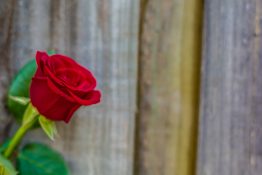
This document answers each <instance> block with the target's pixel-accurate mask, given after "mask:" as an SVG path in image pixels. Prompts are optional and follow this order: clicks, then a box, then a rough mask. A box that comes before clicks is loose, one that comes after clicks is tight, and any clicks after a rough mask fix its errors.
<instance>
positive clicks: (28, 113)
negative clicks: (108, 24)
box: [22, 103, 39, 125]
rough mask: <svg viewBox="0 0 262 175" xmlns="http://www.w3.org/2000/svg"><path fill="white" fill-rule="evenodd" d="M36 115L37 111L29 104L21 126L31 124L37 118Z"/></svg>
mask: <svg viewBox="0 0 262 175" xmlns="http://www.w3.org/2000/svg"><path fill="white" fill-rule="evenodd" d="M37 115H39V113H38V111H37V109H36V108H35V107H34V106H33V105H32V103H29V104H28V106H27V108H26V110H25V112H24V115H23V121H22V125H26V124H28V123H29V122H31V121H32V120H34V118H35V117H37Z"/></svg>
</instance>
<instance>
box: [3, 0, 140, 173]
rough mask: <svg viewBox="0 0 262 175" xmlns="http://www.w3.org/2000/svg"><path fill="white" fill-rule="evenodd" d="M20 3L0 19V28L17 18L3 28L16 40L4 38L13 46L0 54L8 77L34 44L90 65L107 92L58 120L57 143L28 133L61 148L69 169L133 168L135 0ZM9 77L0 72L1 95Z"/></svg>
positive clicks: (31, 52)
mask: <svg viewBox="0 0 262 175" xmlns="http://www.w3.org/2000/svg"><path fill="white" fill-rule="evenodd" d="M16 2H17V3H16V4H15V5H12V12H13V13H14V18H13V19H12V18H11V17H10V18H8V19H7V20H5V23H1V24H0V25H1V26H2V25H3V26H4V27H5V28H3V29H2V28H1V29H0V30H5V29H6V27H8V26H9V23H11V24H12V27H11V28H10V29H6V30H7V31H8V32H10V33H8V32H5V33H3V34H2V33H1V37H10V38H11V40H10V45H7V44H6V42H7V39H5V38H4V39H3V44H2V45H3V46H7V47H8V48H9V49H10V52H7V55H8V56H7V57H1V59H0V60H1V63H2V62H6V63H7V61H9V63H8V65H7V66H5V68H6V69H7V68H9V69H10V71H11V73H10V77H11V75H13V74H14V72H16V71H17V70H18V69H19V68H20V67H21V66H22V65H23V64H24V63H25V62H26V61H27V60H28V59H29V58H30V57H32V56H34V53H35V50H37V49H39V50H46V49H51V48H55V49H57V50H58V51H59V52H60V53H63V54H68V55H70V56H71V57H73V58H75V59H76V60H77V61H79V62H80V63H81V64H83V65H84V66H86V67H88V68H90V69H91V70H92V71H93V72H94V74H95V76H96V77H97V79H98V86H99V89H101V90H102V93H103V99H102V103H101V104H99V105H96V106H94V107H92V108H89V107H86V108H84V107H83V108H82V109H80V110H79V111H78V112H77V114H76V115H75V116H74V118H73V120H72V122H71V123H70V124H69V125H66V124H65V123H61V124H59V129H58V130H59V133H60V137H59V138H57V139H56V141H55V142H52V143H51V142H49V141H48V140H47V139H46V136H44V135H43V134H42V132H41V131H36V132H35V133H33V134H30V135H29V137H28V138H27V139H28V140H35V139H36V140H39V141H45V142H46V143H49V144H50V145H52V146H53V147H54V148H55V149H57V150H58V151H60V152H62V153H63V155H64V156H65V158H66V160H67V161H68V163H69V164H70V168H71V170H72V174H75V175H86V174H88V175H97V174H99V175H132V172H133V171H132V170H133V142H134V118H135V110H136V107H135V102H136V77H137V75H136V74H137V43H138V41H137V38H138V20H139V16H138V15H139V13H138V11H139V3H138V0H110V1H105V0H90V1H86V0H73V1H72V0H57V1H51V0H47V1H46V0H44V1H39V0H30V1H27V0H19V1H16ZM0 4H1V5H2V4H3V2H2V1H1V3H0ZM0 12H1V10H0ZM4 18H6V16H1V19H4ZM0 39H1V40H2V38H0ZM4 42H5V43H4ZM3 50H4V49H3ZM0 66H2V64H1V65H0ZM0 68H1V67H0ZM6 69H0V71H1V73H2V72H4V73H5V74H6V72H8V70H6ZM2 78H5V80H3V81H2ZM8 83H9V79H8V77H5V76H2V75H1V86H0V88H1V89H0V90H1V96H0V97H2V95H3V94H2V93H4V91H2V89H4V90H6V87H7V85H6V84H8ZM2 84H3V85H2ZM1 119H2V118H1Z"/></svg>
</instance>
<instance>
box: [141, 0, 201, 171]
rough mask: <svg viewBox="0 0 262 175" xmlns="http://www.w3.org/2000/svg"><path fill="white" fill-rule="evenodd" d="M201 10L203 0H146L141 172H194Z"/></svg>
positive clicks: (144, 7)
mask: <svg viewBox="0 0 262 175" xmlns="http://www.w3.org/2000/svg"><path fill="white" fill-rule="evenodd" d="M201 11H202V1H200V0H165V1H159V0H150V1H143V2H142V5H141V18H142V19H141V27H142V28H141V36H140V54H139V56H140V62H139V66H140V68H139V75H140V76H139V78H140V79H139V95H138V98H139V113H138V117H139V120H138V129H139V131H138V133H137V135H138V139H137V145H136V148H137V149H138V150H137V152H136V163H137V164H136V172H137V174H141V175H160V174H165V175H174V174H175V175H192V174H194V170H195V156H196V153H195V151H196V137H197V135H196V132H197V117H198V86H199V71H200V70H199V66H200V51H201V17H202V15H201Z"/></svg>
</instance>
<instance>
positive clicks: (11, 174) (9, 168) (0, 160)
mask: <svg viewBox="0 0 262 175" xmlns="http://www.w3.org/2000/svg"><path fill="white" fill-rule="evenodd" d="M16 174H17V172H16V170H15V168H14V166H13V165H12V163H11V162H10V161H9V160H8V159H6V158H4V157H3V156H2V155H1V154H0V175H16Z"/></svg>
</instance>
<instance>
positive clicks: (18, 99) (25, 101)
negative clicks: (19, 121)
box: [9, 95, 30, 105]
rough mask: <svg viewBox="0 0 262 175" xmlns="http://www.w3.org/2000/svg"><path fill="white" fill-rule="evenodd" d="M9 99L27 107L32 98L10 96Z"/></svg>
mask: <svg viewBox="0 0 262 175" xmlns="http://www.w3.org/2000/svg"><path fill="white" fill-rule="evenodd" d="M9 98H10V100H13V101H14V102H17V103H19V104H21V105H27V104H28V103H29V102H30V98H27V97H15V96H12V95H10V96H9Z"/></svg>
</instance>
